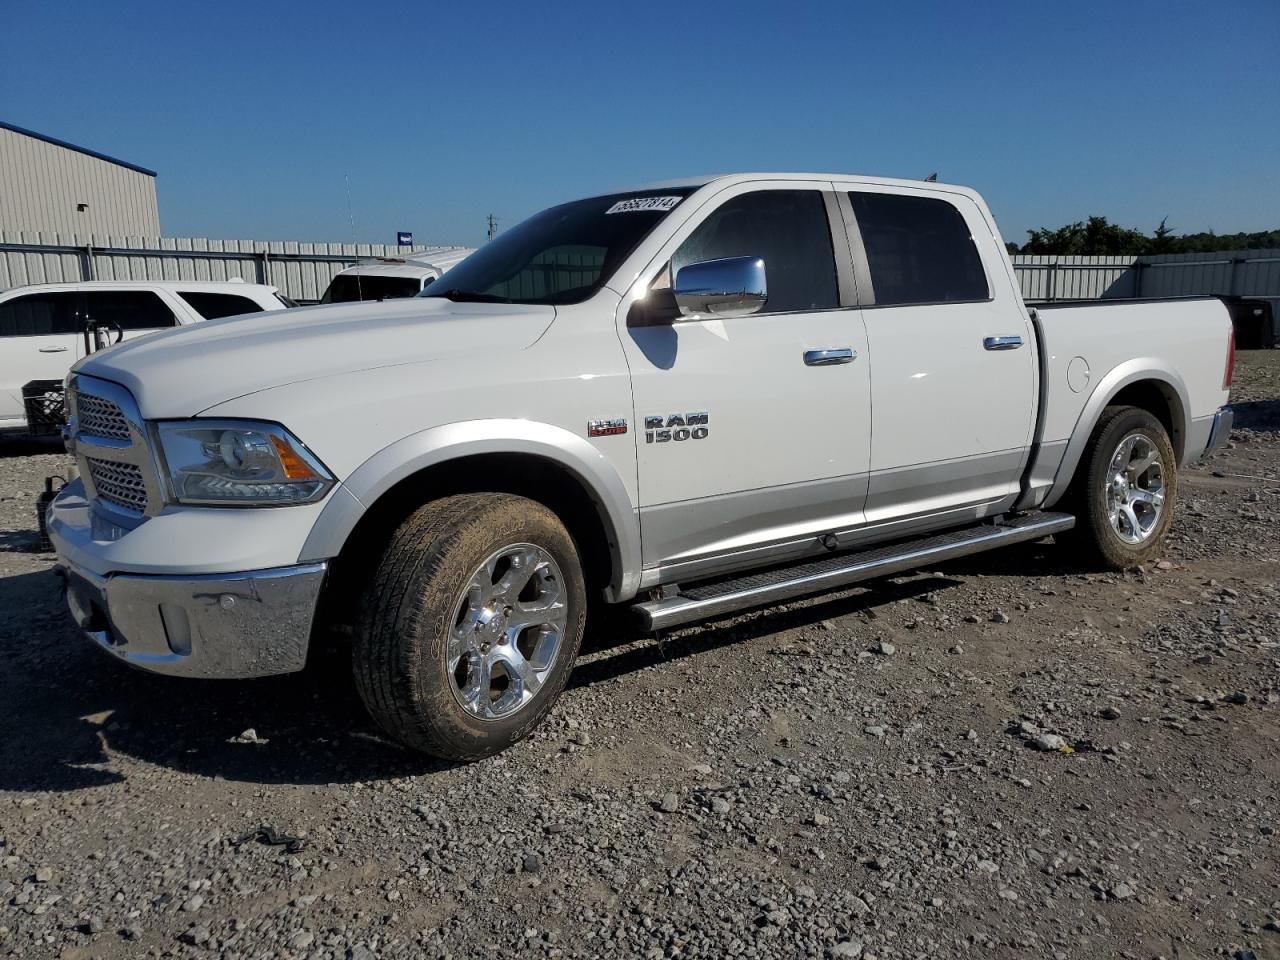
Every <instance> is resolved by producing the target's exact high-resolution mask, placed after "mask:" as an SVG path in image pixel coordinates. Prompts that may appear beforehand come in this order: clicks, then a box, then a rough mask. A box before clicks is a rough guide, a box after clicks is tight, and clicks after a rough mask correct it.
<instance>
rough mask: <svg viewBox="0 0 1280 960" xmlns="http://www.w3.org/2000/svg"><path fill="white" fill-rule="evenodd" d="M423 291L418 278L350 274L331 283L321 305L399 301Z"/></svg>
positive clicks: (335, 278)
mask: <svg viewBox="0 0 1280 960" xmlns="http://www.w3.org/2000/svg"><path fill="white" fill-rule="evenodd" d="M420 290H422V281H421V280H419V279H418V278H417V277H379V276H368V277H365V276H356V275H355V274H354V273H348V274H346V275H345V276H341V277H334V278H333V279H332V280H331V281H329V289H327V290H326V291H325V292H324V296H323V297H321V298H320V302H321V303H359V302H360V301H362V300H399V299H401V298H403V297H415V296H417V295H418V292H419V291H420Z"/></svg>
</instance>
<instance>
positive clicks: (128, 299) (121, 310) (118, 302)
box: [84, 290, 178, 332]
mask: <svg viewBox="0 0 1280 960" xmlns="http://www.w3.org/2000/svg"><path fill="white" fill-rule="evenodd" d="M84 296H85V308H86V311H87V313H88V315H89V317H90V318H91V319H93V320H94V321H96V322H97V323H106V324H115V325H116V326H118V327H119V328H120V329H121V330H123V331H126V332H127V331H129V330H156V329H158V328H161V327H174V326H177V324H178V320H177V318H176V317H175V316H174V315H173V311H172V310H170V309H169V307H168V305H167V304H166V303H165V302H164V301H163V300H161V299H160V297H159V296H158V295H157V294H155V293H153V292H152V291H150V290H86V291H85V295H84Z"/></svg>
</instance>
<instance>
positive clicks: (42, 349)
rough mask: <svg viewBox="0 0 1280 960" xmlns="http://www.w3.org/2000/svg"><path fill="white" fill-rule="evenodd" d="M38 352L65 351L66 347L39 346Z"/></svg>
mask: <svg viewBox="0 0 1280 960" xmlns="http://www.w3.org/2000/svg"><path fill="white" fill-rule="evenodd" d="M40 352H41V353H66V352H67V348H66V347H41V348H40Z"/></svg>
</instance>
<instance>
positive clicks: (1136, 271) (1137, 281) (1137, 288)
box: [1133, 260, 1147, 300]
mask: <svg viewBox="0 0 1280 960" xmlns="http://www.w3.org/2000/svg"><path fill="white" fill-rule="evenodd" d="M1146 266H1147V265H1146V263H1145V262H1144V261H1142V260H1135V261H1133V299H1134V300H1137V299H1138V298H1139V297H1141V296H1142V271H1143V270H1144V269H1146Z"/></svg>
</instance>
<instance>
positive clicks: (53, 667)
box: [0, 548, 1066, 791]
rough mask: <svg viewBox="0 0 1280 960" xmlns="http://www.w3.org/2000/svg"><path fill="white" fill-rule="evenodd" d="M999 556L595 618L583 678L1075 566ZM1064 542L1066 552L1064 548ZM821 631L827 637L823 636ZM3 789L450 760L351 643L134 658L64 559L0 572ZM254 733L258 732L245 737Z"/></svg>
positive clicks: (314, 778)
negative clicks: (707, 618)
mask: <svg viewBox="0 0 1280 960" xmlns="http://www.w3.org/2000/svg"><path fill="white" fill-rule="evenodd" d="M1010 552H1012V553H1014V554H1019V556H1016V557H1008V556H1002V555H1001V554H1000V553H992V554H988V555H986V556H984V557H977V558H973V559H971V560H969V561H966V562H965V566H963V567H960V566H956V565H949V566H947V567H944V568H940V570H939V571H938V572H929V573H925V574H916V575H912V576H909V577H902V578H898V579H894V580H884V581H878V582H875V583H869V584H864V585H863V586H862V587H860V588H856V589H851V590H850V591H848V592H845V593H841V594H838V595H834V596H830V597H826V598H819V599H817V600H802V601H796V602H793V603H791V604H790V605H788V606H784V607H773V608H764V609H763V610H762V611H761V612H759V613H756V614H753V615H751V616H746V617H744V616H736V617H732V618H725V619H721V620H718V621H711V622H709V623H706V624H703V625H700V626H691V627H689V628H686V629H683V630H681V631H680V632H678V633H676V634H674V635H672V636H670V637H669V638H667V639H666V640H665V641H664V642H663V643H661V644H659V643H656V642H652V643H640V642H637V641H642V640H644V639H645V635H644V634H643V633H642V632H641V631H640V629H639V627H638V624H637V623H636V622H634V621H632V620H631V619H630V618H628V617H625V616H621V615H619V614H618V613H615V614H614V615H613V616H610V617H606V618H604V619H603V620H600V621H598V622H597V623H595V624H593V625H592V626H590V627H589V628H588V636H587V637H586V638H585V639H584V645H583V652H584V654H587V655H588V656H587V657H586V659H585V660H584V661H583V662H582V663H580V664H579V666H578V668H577V669H576V670H575V672H574V675H573V677H572V678H571V681H570V689H571V690H572V689H582V688H586V687H590V686H591V685H593V684H597V683H602V682H605V681H608V680H611V679H615V678H617V677H620V676H623V675H625V674H627V673H630V672H633V671H637V670H642V669H644V668H647V667H651V666H655V665H661V664H663V663H664V662H670V661H679V660H685V659H687V658H690V657H697V656H701V655H704V654H707V653H711V652H713V651H716V650H719V649H721V648H724V647H726V646H729V645H731V644H735V643H741V642H744V641H751V640H754V639H759V638H761V637H765V636H768V635H770V634H774V633H777V632H780V631H784V630H793V629H797V628H804V627H810V626H812V627H817V626H818V625H819V624H820V623H821V622H822V621H824V620H828V619H831V618H835V617H844V616H848V615H850V614H856V613H860V612H861V613H865V614H866V615H867V616H868V617H870V618H873V617H874V616H875V611H876V608H878V607H882V606H887V605H889V604H893V603H895V602H897V601H899V600H902V599H906V598H911V597H919V596H921V595H923V594H925V593H929V592H934V591H939V590H945V589H947V588H949V587H951V586H955V585H958V584H959V583H960V582H961V581H960V580H959V579H957V576H967V575H979V574H981V575H995V574H999V573H1004V572H1017V573H1019V574H1021V575H1036V574H1050V573H1059V572H1063V571H1064V569H1066V568H1064V567H1062V565H1061V561H1060V560H1058V559H1055V558H1053V554H1054V553H1055V551H1054V550H1053V549H1052V548H1048V549H1047V550H1046V549H1044V548H1041V549H1040V550H1036V549H1025V550H1020V549H1018V548H1013V549H1012V550H1011V551H1005V553H1006V554H1007V553H1010ZM1056 552H1058V553H1061V551H1056ZM822 636H823V634H819V636H818V637H817V638H814V642H821V637H822ZM0 658H3V662H4V663H5V665H6V666H5V670H3V671H0V704H3V707H2V708H0V791H74V790H82V789H87V788H90V787H95V786H101V785H104V784H109V783H115V782H120V781H122V780H124V779H126V778H127V775H128V774H127V766H125V765H122V764H120V763H119V762H118V760H117V758H118V757H120V756H126V757H129V758H133V759H135V760H139V761H142V762H144V763H147V764H152V765H156V766H161V767H167V768H169V769H173V770H177V771H181V772H184V773H189V774H193V775H197V776H202V777H209V778H217V779H224V780H231V781H238V782H249V783H259V784H327V783H350V782H354V781H363V780H380V779H388V778H395V777H404V776H419V775H423V774H430V773H433V772H437V771H441V770H444V769H448V767H449V765H448V764H444V763H441V762H438V761H433V760H430V759H427V758H424V757H421V756H418V755H416V754H413V753H411V752H410V751H407V750H405V749H403V748H401V747H399V746H398V745H396V744H394V743H392V742H391V741H389V740H388V739H386V738H385V737H383V736H381V735H380V733H379V732H378V730H377V729H376V728H375V727H374V725H373V722H372V721H371V720H370V719H369V716H368V714H367V713H366V712H365V710H364V707H363V705H362V704H361V702H360V698H359V696H358V694H357V692H356V689H355V684H354V683H353V681H352V678H351V671H350V661H349V656H348V654H347V653H346V651H344V650H342V649H321V650H318V651H316V652H315V653H313V655H312V657H311V660H310V662H309V663H308V666H307V669H306V670H305V671H303V672H302V673H299V674H294V675H291V676H284V677H273V678H266V679H260V680H244V681H226V680H224V681H214V680H185V679H176V678H170V677H160V676H154V675H151V674H146V673H142V672H140V671H135V670H132V669H130V668H128V667H125V666H123V665H121V664H119V663H117V662H116V661H114V660H112V659H111V658H110V657H108V656H106V655H104V654H103V653H101V652H100V651H98V650H96V649H95V648H94V647H93V646H92V645H91V644H90V643H89V642H87V641H86V640H85V639H84V638H83V637H81V636H80V635H79V632H78V631H77V630H76V628H75V627H74V625H73V624H72V623H71V622H70V618H69V616H68V615H67V614H66V613H65V610H64V603H63V597H62V584H61V581H60V580H59V579H58V578H57V577H56V576H55V575H54V574H53V572H52V571H48V570H47V571H42V572H38V573H26V574H20V575H16V576H10V577H3V578H0ZM250 729H252V730H253V731H254V732H255V734H256V738H257V740H259V741H265V742H245V740H246V739H250V738H242V737H241V735H242V734H244V733H245V732H246V731H247V730H250Z"/></svg>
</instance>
